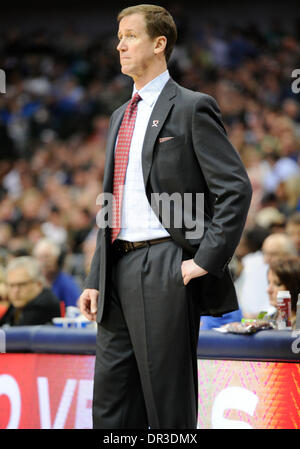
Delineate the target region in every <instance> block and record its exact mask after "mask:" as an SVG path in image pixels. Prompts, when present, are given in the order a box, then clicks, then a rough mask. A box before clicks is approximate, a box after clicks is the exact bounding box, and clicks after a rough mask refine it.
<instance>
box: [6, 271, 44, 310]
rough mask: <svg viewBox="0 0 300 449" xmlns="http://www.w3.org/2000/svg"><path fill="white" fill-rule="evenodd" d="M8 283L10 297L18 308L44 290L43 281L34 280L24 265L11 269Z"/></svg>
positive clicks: (8, 274) (7, 279)
mask: <svg viewBox="0 0 300 449" xmlns="http://www.w3.org/2000/svg"><path fill="white" fill-rule="evenodd" d="M6 283H7V288H8V298H9V300H10V302H11V303H12V305H13V306H14V307H16V308H19V307H24V306H25V305H26V304H28V303H29V302H30V301H31V300H32V299H33V298H35V297H36V296H37V295H38V294H39V293H40V291H41V290H42V285H41V283H40V282H37V281H35V280H33V279H32V278H31V277H30V275H29V273H28V271H27V270H26V268H24V267H19V268H16V269H14V270H11V271H9V272H8V273H7V278H6Z"/></svg>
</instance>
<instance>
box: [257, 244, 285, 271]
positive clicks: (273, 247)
mask: <svg viewBox="0 0 300 449" xmlns="http://www.w3.org/2000/svg"><path fill="white" fill-rule="evenodd" d="M262 252H263V256H264V261H265V263H266V264H267V265H270V263H271V262H273V261H274V260H276V259H280V258H281V257H284V256H286V255H287V251H285V250H284V248H283V247H282V244H280V242H277V241H275V240H270V239H268V238H266V240H265V241H264V243H263V247H262Z"/></svg>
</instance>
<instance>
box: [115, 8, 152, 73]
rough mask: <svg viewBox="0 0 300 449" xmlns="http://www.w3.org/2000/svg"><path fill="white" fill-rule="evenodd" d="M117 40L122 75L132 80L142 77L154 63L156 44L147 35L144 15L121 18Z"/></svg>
mask: <svg viewBox="0 0 300 449" xmlns="http://www.w3.org/2000/svg"><path fill="white" fill-rule="evenodd" d="M118 38H119V44H118V46H117V50H118V51H119V53H120V62H121V68H122V73H124V74H125V75H128V76H130V77H132V78H133V79H136V78H139V77H142V76H143V75H144V74H145V72H147V71H149V69H151V66H152V65H153V63H154V58H155V52H154V48H155V42H156V39H154V40H151V39H150V37H149V35H148V34H147V31H146V24H145V18H144V15H143V14H131V15H130V16H125V17H123V19H122V20H121V21H120V23H119V31H118Z"/></svg>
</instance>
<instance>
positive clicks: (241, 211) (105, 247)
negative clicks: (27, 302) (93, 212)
mask: <svg viewBox="0 0 300 449" xmlns="http://www.w3.org/2000/svg"><path fill="white" fill-rule="evenodd" d="M127 104H128V103H126V104H124V105H122V106H121V107H120V108H119V109H117V110H116V111H115V112H114V113H113V114H112V117H111V121H110V127H109V132H108V140H107V152H106V162H105V172H104V180H103V191H104V192H112V187H113V166H114V146H115V140H116V137H117V133H118V130H119V127H120V124H121V121H122V118H123V114H124V112H125V109H126V106H127ZM153 121H155V125H154V123H153ZM163 137H173V138H172V139H169V140H165V141H162V142H160V139H161V138H163ZM142 169H143V177H144V184H145V190H146V194H147V197H148V200H149V203H150V204H151V199H153V196H152V197H151V194H152V193H157V194H161V193H163V192H166V193H168V194H169V195H171V194H173V193H174V192H178V193H180V194H181V195H182V196H183V195H184V193H187V192H188V193H192V194H193V197H195V198H196V193H203V194H204V211H203V212H204V232H203V235H202V236H201V237H200V238H187V237H186V231H189V230H190V229H187V227H186V224H185V223H186V222H187V220H184V219H183V221H182V226H181V227H178V225H177V224H176V222H175V223H174V220H173V219H172V217H173V218H174V208H176V206H174V207H173V208H172V207H171V214H172V217H171V220H170V223H168V226H165V228H166V229H167V230H168V232H169V233H170V235H171V236H172V238H173V240H174V241H175V242H176V243H177V244H178V245H179V246H181V247H182V248H183V250H184V252H185V254H186V255H189V256H190V257H191V258H193V259H194V261H195V262H196V263H197V264H198V265H199V266H201V267H202V268H204V269H206V270H207V271H208V274H206V275H205V276H202V277H200V278H195V279H193V280H192V281H191V282H192V283H193V292H194V294H195V295H197V296H198V297H199V301H200V304H201V314H202V315H221V314H223V313H226V312H230V311H232V310H235V309H237V307H238V304H237V298H236V293H235V289H234V286H233V282H232V279H231V276H230V273H229V269H228V263H229V262H230V260H231V257H232V255H233V253H234V251H235V249H236V246H237V245H238V243H239V240H240V237H241V234H242V231H243V228H244V225H245V221H246V217H247V213H248V209H249V206H250V201H251V194H252V189H251V185H250V181H249V178H248V175H247V173H246V170H245V168H244V166H243V164H242V162H241V159H240V157H239V155H238V153H237V151H236V150H235V149H234V148H233V146H232V145H231V143H230V142H229V140H228V138H227V136H226V131H225V128H224V125H223V123H222V119H221V114H220V111H219V108H218V105H217V103H216V101H215V100H214V99H213V98H212V97H211V96H209V95H206V94H203V93H199V92H193V91H191V90H188V89H185V88H183V87H181V86H179V85H178V84H177V83H175V82H174V81H173V80H172V79H170V80H169V81H168V82H167V84H166V85H165V87H164V89H163V91H162V92H161V94H160V96H159V98H158V100H157V102H156V104H155V106H154V109H153V112H152V115H151V117H150V120H149V123H148V127H147V131H146V135H145V139H144V144H143V149H142ZM152 205H153V203H152ZM153 210H154V211H155V213H156V214H157V216H158V218H159V220H160V222H161V223H162V224H163V225H164V223H163V222H162V217H161V216H160V215H159V210H158V209H157V208H156V207H153ZM195 211H196V204H194V203H193V204H192V208H191V215H192V217H189V218H190V219H197V217H195ZM182 218H184V216H183V217H182ZM185 218H186V217H185ZM110 255H111V251H110V231H109V228H105V229H99V232H98V237H97V247H96V251H95V254H94V257H93V260H92V264H91V269H90V273H89V275H88V277H87V279H86V282H85V288H94V289H98V290H99V291H100V294H99V299H98V312H97V321H98V322H100V321H101V318H102V314H103V310H104V304H105V299H106V298H107V294H108V293H109V288H110V268H111V257H110Z"/></svg>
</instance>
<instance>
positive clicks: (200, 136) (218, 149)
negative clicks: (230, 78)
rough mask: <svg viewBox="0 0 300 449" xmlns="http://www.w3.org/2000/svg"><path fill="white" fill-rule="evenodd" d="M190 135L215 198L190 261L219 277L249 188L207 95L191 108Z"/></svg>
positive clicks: (239, 224) (238, 229) (241, 222)
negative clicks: (210, 214) (203, 233)
mask: <svg viewBox="0 0 300 449" xmlns="http://www.w3.org/2000/svg"><path fill="white" fill-rule="evenodd" d="M192 133H193V145H194V149H195V153H196V156H197V159H198V161H199V164H200V167H201V169H202V172H203V175H204V177H205V180H206V183H207V185H208V187H209V189H210V191H211V192H212V193H213V194H214V196H215V204H214V213H213V217H212V220H211V222H210V225H209V227H208V229H207V230H206V232H205V235H204V237H203V239H202V241H201V243H200V245H199V248H198V250H197V252H196V254H195V256H194V261H195V262H196V263H197V264H198V265H199V266H201V267H202V268H204V269H206V270H207V271H208V272H211V273H212V274H215V275H216V276H218V277H222V276H223V274H224V270H225V268H226V267H227V265H228V263H229V261H230V259H231V257H232V255H233V253H234V251H235V248H236V246H237V245H238V243H239V240H240V237H241V234H242V231H243V228H244V225H245V222H246V218H247V213H248V209H249V206H250V202H251V196H252V188H251V184H250V181H249V178H248V175H247V172H246V170H245V168H244V165H243V163H242V161H241V159H240V157H239V155H238V153H237V151H236V150H235V148H234V147H233V146H232V144H231V143H230V141H229V140H228V138H227V135H226V131H225V128H224V125H223V123H222V119H221V113H220V110H219V107H218V105H217V102H216V101H215V100H214V99H213V98H212V97H210V96H209V95H201V97H200V98H199V100H198V101H197V103H196V105H195V109H194V113H193V124H192ZM224 262H225V263H224Z"/></svg>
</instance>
